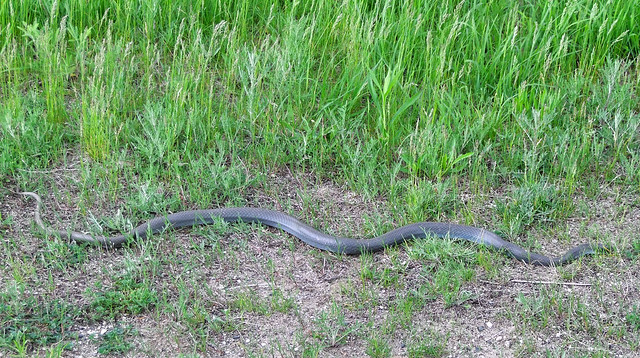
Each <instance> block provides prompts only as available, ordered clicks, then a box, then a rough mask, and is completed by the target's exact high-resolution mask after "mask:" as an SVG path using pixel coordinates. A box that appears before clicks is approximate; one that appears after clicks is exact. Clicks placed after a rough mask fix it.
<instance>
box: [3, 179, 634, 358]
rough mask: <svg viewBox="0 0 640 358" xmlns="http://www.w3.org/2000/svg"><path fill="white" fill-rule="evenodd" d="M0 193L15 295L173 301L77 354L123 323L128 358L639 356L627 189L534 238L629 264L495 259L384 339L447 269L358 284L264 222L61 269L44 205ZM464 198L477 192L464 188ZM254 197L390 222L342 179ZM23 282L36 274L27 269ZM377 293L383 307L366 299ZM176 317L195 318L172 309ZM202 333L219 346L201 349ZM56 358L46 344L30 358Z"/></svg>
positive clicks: (302, 182)
mask: <svg viewBox="0 0 640 358" xmlns="http://www.w3.org/2000/svg"><path fill="white" fill-rule="evenodd" d="M55 175H56V174H55V173H52V176H55ZM50 183H56V184H58V185H59V186H57V187H56V190H55V191H56V195H55V197H54V196H53V195H50V194H46V193H41V194H42V196H43V200H44V202H45V205H46V211H45V212H44V219H45V220H46V221H47V222H50V223H52V224H53V223H55V226H56V227H66V225H69V224H70V223H71V222H73V218H76V217H77V213H76V211H75V208H74V207H72V206H69V205H68V204H67V203H73V202H74V201H75V199H74V193H76V192H77V188H74V187H73V186H69V184H68V181H66V180H56V179H55V178H53V180H51V182H50ZM65 183H67V184H65ZM127 190H135V189H133V188H128V189H127ZM501 192H502V191H501V190H496V191H495V192H493V193H488V194H486V196H485V197H483V198H473V199H470V203H469V205H470V208H471V211H473V212H474V213H477V216H478V217H489V216H490V215H488V213H486V212H484V211H485V210H486V209H485V207H486V206H490V204H491V203H492V202H494V200H496V199H499V198H500V196H501V195H503V194H501ZM1 195H2V204H1V207H0V210H1V214H2V217H3V218H11V224H9V225H7V226H5V228H4V229H5V233H4V235H3V240H4V241H5V243H4V245H3V246H4V247H5V248H7V250H9V249H10V250H12V251H13V252H5V253H3V254H2V255H3V259H5V260H4V262H3V265H2V275H1V276H0V287H3V289H2V290H3V291H4V290H7V289H9V288H10V287H12V286H15V285H16V281H19V280H24V283H25V285H26V287H27V290H28V291H30V293H31V294H32V295H42V294H48V295H49V296H48V297H58V298H61V299H63V300H65V301H67V302H69V303H73V304H75V305H77V306H78V307H86V306H88V305H90V297H89V296H90V295H88V294H87V292H88V291H87V290H88V289H91V288H93V287H95V285H96V283H97V282H99V283H101V284H102V286H103V287H109V286H110V285H112V278H114V277H119V276H121V275H122V274H123V273H127V272H141V273H143V274H144V275H147V277H148V278H150V279H151V280H152V281H153V285H152V287H154V288H155V289H156V290H157V292H159V293H160V296H161V301H162V302H163V303H162V304H157V305H156V306H155V307H154V308H153V309H152V310H149V311H145V312H142V313H140V314H122V315H119V316H118V317H117V318H115V319H113V320H101V321H99V322H91V321H78V322H77V323H76V324H75V325H74V326H73V328H72V330H73V332H74V333H76V334H77V337H78V338H77V339H76V340H75V341H74V342H73V343H74V345H73V347H72V349H71V350H68V351H66V352H65V353H64V355H66V356H70V357H71V356H73V357H94V356H99V354H98V353H97V346H98V344H99V342H98V340H97V338H96V337H99V336H100V335H101V334H104V333H105V332H107V331H109V330H110V329H112V328H113V327H116V326H131V327H133V328H134V329H135V330H136V332H137V333H136V335H135V336H133V337H132V338H130V340H131V341H132V342H133V344H134V348H133V350H131V351H130V352H128V353H127V356H131V357H138V356H166V357H173V356H179V355H181V354H182V355H187V354H191V353H194V352H195V353H197V354H199V355H202V356H209V357H245V356H251V355H252V356H267V357H271V356H276V357H278V356H305V355H306V354H310V353H309V352H308V349H309V347H312V346H313V344H314V343H318V342H320V343H318V344H321V345H322V344H324V345H323V349H322V350H320V353H319V356H320V357H360V356H367V354H366V353H365V352H366V350H367V347H368V342H369V340H368V339H369V338H370V337H372V336H374V335H375V334H376V332H384V333H380V335H381V337H383V338H384V339H385V340H386V341H387V343H388V347H389V348H390V352H389V355H388V356H391V357H405V356H408V355H409V353H410V350H409V349H410V347H411V344H413V343H415V342H416V340H420V339H429V338H428V337H433V339H439V340H441V343H442V344H443V346H444V347H445V352H444V353H442V354H443V355H444V356H448V357H513V356H552V357H553V356H564V355H565V354H567V355H569V356H577V355H581V356H640V355H638V354H637V352H635V351H634V349H635V348H637V347H638V342H637V340H638V337H639V334H638V332H637V330H634V328H633V327H629V324H628V322H627V320H626V315H627V314H628V313H629V312H630V310H631V307H632V306H633V305H637V304H638V303H639V302H640V292H639V287H640V274H639V272H640V271H639V268H640V260H638V259H637V258H636V259H635V260H634V259H629V258H626V257H625V256H624V254H623V253H622V251H623V250H625V249H628V248H629V247H630V245H631V241H632V240H634V239H638V238H639V236H638V235H639V234H638V232H639V230H640V205H639V203H638V200H637V198H634V197H630V196H626V195H625V194H624V193H623V192H620V191H619V190H618V189H616V188H609V189H607V190H605V191H604V194H603V195H601V196H599V197H597V198H595V199H589V198H587V197H585V196H581V195H580V194H578V195H576V197H575V201H576V203H578V202H580V203H583V204H584V205H586V208H585V209H586V210H588V212H589V215H588V216H580V213H579V210H576V213H575V214H574V216H572V217H570V218H569V219H568V220H566V224H560V225H558V226H556V227H559V229H557V230H558V231H560V232H562V233H564V234H566V235H568V236H569V237H570V238H571V240H570V241H567V240H563V239H548V238H547V237H549V236H548V235H550V234H551V235H553V234H554V233H555V232H554V231H550V232H546V231H545V232H543V231H542V230H534V231H533V234H534V235H535V237H536V238H538V243H539V244H540V245H541V249H540V252H542V253H545V254H560V253H562V252H564V251H566V250H567V249H568V248H570V247H572V246H574V245H577V244H580V243H583V242H586V241H589V240H594V239H595V240H597V239H600V238H606V240H607V241H609V242H612V243H613V244H614V245H615V246H616V247H617V248H618V250H619V252H618V253H617V254H612V255H599V256H597V257H595V258H585V259H584V260H581V261H580V262H576V263H573V264H571V265H569V266H567V267H563V268H545V267H536V266H530V265H526V264H523V263H520V262H517V261H515V260H511V259H509V258H506V257H504V256H503V255H501V254H499V253H494V252H489V253H488V255H489V258H490V259H492V260H497V261H498V262H499V264H498V265H497V269H496V270H494V271H487V270H486V269H484V268H483V267H480V266H477V267H476V268H475V275H474V277H473V278H472V279H471V280H469V281H467V282H464V286H463V287H462V290H464V291H465V292H467V293H469V297H471V298H469V299H465V300H464V302H461V304H459V305H452V306H447V305H445V303H444V301H443V299H442V298H438V297H436V298H429V299H425V300H424V305H423V307H422V308H419V309H417V310H415V311H414V312H413V316H412V317H410V320H409V322H410V323H409V324H407V325H398V326H396V327H395V328H394V330H393V332H391V333H388V332H385V331H384V329H385V327H386V326H387V325H388V324H389V322H390V321H392V320H393V319H394V316H395V315H400V313H398V311H397V310H394V308H395V307H394V302H397V301H396V299H397V298H398V297H401V296H402V295H404V294H405V293H406V292H402V291H410V290H412V289H415V288H417V287H419V286H421V285H424V284H426V283H428V282H430V280H431V278H430V277H428V273H429V272H431V271H430V270H429V268H430V267H432V266H433V265H437V262H428V261H423V260H413V259H412V258H410V257H409V252H408V250H410V248H405V247H403V248H398V249H394V250H389V252H384V253H377V254H374V255H372V257H371V259H372V263H371V264H372V266H373V267H374V268H375V269H377V270H384V269H386V268H388V269H389V270H390V271H392V272H395V274H396V275H397V281H396V282H395V283H394V284H392V285H388V286H387V285H381V284H377V283H372V282H370V281H368V280H367V279H365V278H363V277H362V275H361V270H362V267H363V263H362V262H363V261H362V260H363V259H362V258H360V257H348V256H336V255H334V254H329V253H324V252H320V251H318V250H315V249H312V248H310V247H309V246H307V245H305V244H304V243H301V242H299V241H297V240H296V239H294V238H292V237H291V236H290V235H288V234H286V233H283V232H280V231H278V230H274V229H268V228H264V227H261V226H257V225H253V226H247V225H240V226H239V227H237V228H236V227H229V228H227V229H224V228H223V229H220V228H197V229H193V230H180V231H178V232H173V233H166V234H163V235H159V236H156V237H154V238H153V239H152V240H150V241H147V242H144V243H140V244H139V245H136V246H133V247H131V248H127V249H122V250H105V249H98V248H87V249H86V250H87V252H88V257H87V258H86V260H85V261H84V262H83V263H82V264H80V265H76V266H71V267H68V268H65V269H51V268H47V265H43V263H42V260H41V258H42V257H43V251H45V250H47V247H46V244H45V240H51V239H45V238H44V237H43V236H42V235H41V234H38V233H37V230H36V228H35V226H34V225H33V223H32V213H33V209H34V202H32V201H28V200H25V199H23V198H22V197H21V196H19V195H16V194H12V193H9V192H7V191H4V192H3V193H2V194H1ZM460 196H461V197H470V198H471V197H473V196H474V195H473V194H471V193H470V192H469V193H467V192H465V191H464V188H462V190H461V194H460ZM60 198H69V200H62V199H60ZM245 199H246V201H247V202H248V203H249V204H250V205H253V206H261V207H268V208H274V209H280V210H284V211H287V212H289V213H291V214H293V215H295V216H297V217H299V218H301V219H303V220H305V221H308V222H310V223H312V224H313V225H314V226H316V227H317V228H319V229H322V230H324V231H327V232H329V233H332V234H340V235H347V236H358V235H359V233H363V232H365V233H367V234H368V235H369V234H372V233H371V232H370V229H369V226H368V222H367V220H366V218H382V219H380V220H382V222H386V223H390V224H392V222H391V220H388V221H386V219H385V217H388V212H387V211H386V210H387V205H386V202H385V201H384V199H376V200H366V199H364V198H363V197H361V196H360V195H358V194H356V193H354V192H352V191H350V190H348V189H346V188H345V187H343V186H341V185H338V184H336V183H332V182H329V181H324V182H318V181H316V180H315V179H313V177H312V176H310V175H296V174H293V173H290V172H288V171H282V172H280V173H276V174H272V175H267V180H266V182H265V183H264V184H262V185H260V187H258V188H253V189H249V190H247V192H246V196H245ZM102 200H104V201H102ZM309 203H313V205H310V204H309ZM120 205H123V203H110V202H109V201H108V199H106V198H103V199H100V200H97V201H96V203H95V204H94V205H92V206H91V207H92V208H93V209H92V210H90V211H91V213H92V214H93V215H95V216H98V217H106V216H109V215H112V214H115V213H116V212H117V210H118V208H119V206H120ZM53 213H55V214H53ZM363 218H365V219H363ZM564 225H566V226H564ZM459 245H460V248H463V249H466V248H474V246H473V245H471V244H465V243H461V244H459ZM410 246H411V245H409V247H410ZM20 270H23V271H25V272H17V271H20ZM29 270H33V271H29ZM274 289H277V290H278V291H280V292H281V293H282V294H283V296H284V297H286V298H290V299H291V300H292V302H293V307H294V308H292V309H290V310H288V311H286V312H280V311H278V310H273V309H270V310H269V311H268V312H266V313H264V312H254V311H252V310H242V309H233V308H231V309H230V305H233V304H234V303H233V302H237V298H238V297H243V296H242V294H243V293H247V294H250V295H253V296H250V297H252V298H250V299H249V300H257V301H269V300H270V299H271V298H272V297H273V294H274ZM367 295H370V296H369V297H373V298H371V299H369V300H367ZM190 302H191V303H193V302H198V303H199V304H201V305H203V310H202V311H204V312H207V313H208V314H209V315H210V316H209V317H208V321H212V320H221V321H224V320H227V321H231V322H233V323H234V325H235V326H234V327H232V328H229V329H222V330H219V331H212V330H207V329H203V330H200V331H196V330H192V329H189V326H188V325H187V324H185V323H184V322H185V321H184V319H183V317H179V312H182V311H185V312H195V310H194V309H193V306H191V305H190V304H191V303H190ZM180 305H183V306H184V307H185V308H184V309H182V310H181V309H180V308H176V309H172V308H171V306H175V307H178V306H180ZM333 306H339V307H342V308H341V309H340V313H341V314H342V315H343V317H342V318H341V319H342V321H340V319H338V318H336V317H335V316H332V315H331V312H332V307H333ZM225 315H226V316H225ZM338 316H339V314H338ZM323 317H324V320H323ZM528 317H529V318H528ZM323 322H324V323H326V324H327V326H329V327H333V328H335V332H337V333H336V335H337V337H334V338H336V341H337V342H336V343H335V344H334V345H333V346H327V344H326V343H327V342H330V341H331V340H330V339H328V338H327V336H326V335H325V336H323V337H324V338H319V337H320V335H319V333H318V332H324V331H322V328H321V327H322V325H323V324H324V323H323ZM328 331H331V329H329V330H328ZM198 332H204V334H206V335H207V336H206V337H205V338H204V339H203V338H202V337H198V334H199V333H198ZM325 333H326V332H325ZM633 340H636V342H633ZM201 342H206V344H202V343H201ZM306 350H307V351H306ZM45 352H46V349H45V348H42V349H41V350H39V351H36V352H34V354H36V355H43V354H44V353H45ZM0 356H3V354H0ZM307 356H311V355H307Z"/></svg>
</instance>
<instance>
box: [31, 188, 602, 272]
mask: <svg viewBox="0 0 640 358" xmlns="http://www.w3.org/2000/svg"><path fill="white" fill-rule="evenodd" d="M21 194H23V195H26V196H30V197H32V198H33V199H35V200H36V202H37V205H36V209H35V222H36V224H37V225H38V226H39V227H40V228H42V230H44V231H45V232H46V233H47V234H49V235H59V236H60V237H62V238H65V239H68V240H73V241H75V242H79V243H83V242H84V243H96V244H100V245H103V246H107V247H120V246H122V245H123V244H124V243H126V242H127V241H128V240H129V238H136V239H145V238H146V237H147V236H149V235H151V234H156V233H159V232H162V231H164V230H167V229H171V228H174V229H175V228H180V227H193V226H196V225H207V224H211V223H213V222H214V221H215V220H217V219H222V220H223V221H225V222H229V223H234V222H245V223H260V224H263V225H267V226H271V227H274V228H278V229H281V230H284V231H286V232H288V233H289V234H291V235H293V236H295V237H297V238H298V239H300V240H302V241H303V242H305V243H307V244H309V245H311V246H313V247H316V248H318V249H320V250H326V251H331V252H335V253H344V254H351V255H357V254H361V253H364V252H373V251H378V250H381V249H384V248H385V247H390V246H393V245H397V244H399V243H403V242H408V241H411V240H414V239H421V238H425V237H428V236H436V237H440V238H446V237H450V238H457V239H464V240H467V241H470V242H473V243H476V244H480V245H485V246H489V247H493V248H495V249H498V250H501V251H503V252H505V253H506V254H507V255H509V256H511V257H513V258H515V259H516V260H519V261H522V262H525V263H528V264H534V265H541V266H560V265H564V264H567V263H569V262H571V261H573V260H575V259H577V258H579V257H581V256H584V255H591V254H594V253H596V252H597V251H600V250H608V249H609V248H608V247H607V246H604V245H601V244H582V245H579V246H576V247H574V248H572V249H571V250H569V251H567V252H566V253H565V254H564V255H562V256H560V257H547V256H544V255H540V254H536V253H532V252H529V251H527V250H525V249H523V248H522V247H520V246H518V245H516V244H513V243H511V242H509V241H506V240H504V239H502V238H501V237H500V236H498V235H496V234H494V233H493V232H491V231H487V230H484V229H481V228H477V227H473V226H466V225H458V224H453V223H442V222H420V223H414V224H409V225H406V226H402V227H400V228H397V229H395V230H391V231H389V232H387V233H385V234H382V235H380V236H378V237H375V238H372V239H352V238H343V237H335V236H331V235H327V234H325V233H323V232H321V231H318V230H316V229H314V228H313V227H311V226H309V225H307V224H305V223H304V222H302V221H300V220H298V219H296V218H295V217H293V216H290V215H287V214H285V213H282V212H279V211H274V210H267V209H260V208H250V207H239V208H220V209H207V210H190V211H180V212H177V213H173V214H169V215H165V216H158V217H156V218H154V219H151V220H149V221H147V222H145V223H143V224H141V225H140V226H138V227H136V228H135V229H133V231H131V232H130V233H128V234H126V235H118V236H113V237H103V236H91V235H87V234H83V233H80V232H75V231H67V230H54V229H51V228H49V227H47V226H46V225H45V224H44V222H43V221H42V218H41V216H40V209H41V206H42V200H41V199H40V196H39V195H38V194H36V193H32V192H22V193H21Z"/></svg>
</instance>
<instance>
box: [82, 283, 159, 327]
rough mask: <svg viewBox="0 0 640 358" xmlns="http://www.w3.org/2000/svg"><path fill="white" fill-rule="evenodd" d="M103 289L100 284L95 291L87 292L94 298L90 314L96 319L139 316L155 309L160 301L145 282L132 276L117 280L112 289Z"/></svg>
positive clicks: (89, 290)
mask: <svg viewBox="0 0 640 358" xmlns="http://www.w3.org/2000/svg"><path fill="white" fill-rule="evenodd" d="M101 288H102V285H101V284H99V283H98V284H96V287H95V290H94V289H88V290H87V294H88V295H89V296H91V297H92V302H91V304H90V306H89V307H90V311H89V313H90V314H91V315H92V316H93V317H94V319H102V318H114V317H117V316H119V315H121V314H139V313H141V312H145V311H148V310H149V309H151V308H153V307H154V306H155V304H156V303H157V300H158V298H157V294H156V292H155V290H152V289H151V288H149V285H148V284H147V283H146V282H145V281H139V280H138V279H136V278H134V277H132V276H123V277H121V278H119V279H116V280H115V282H114V283H113V288H112V289H108V290H101Z"/></svg>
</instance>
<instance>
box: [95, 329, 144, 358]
mask: <svg viewBox="0 0 640 358" xmlns="http://www.w3.org/2000/svg"><path fill="white" fill-rule="evenodd" d="M135 335H137V332H136V330H134V329H132V328H131V327H121V326H116V327H114V328H112V329H111V330H109V331H107V332H106V333H104V334H103V335H101V336H100V339H99V341H100V345H99V346H98V353H99V354H105V355H107V354H125V353H127V352H129V351H131V350H132V349H133V347H134V345H133V343H131V342H130V341H128V338H130V337H133V336H135Z"/></svg>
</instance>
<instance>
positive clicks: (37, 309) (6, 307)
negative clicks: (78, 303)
mask: <svg viewBox="0 0 640 358" xmlns="http://www.w3.org/2000/svg"><path fill="white" fill-rule="evenodd" d="M17 297H20V298H19V299H17ZM80 315H81V312H80V309H78V308H77V307H75V306H74V305H72V304H69V303H67V302H64V301H61V300H51V301H43V300H42V299H38V298H37V297H35V296H31V295H24V294H19V293H16V292H14V293H2V294H0V322H3V323H2V325H1V327H2V328H0V333H1V334H0V347H4V348H11V349H13V350H14V351H15V352H16V353H17V354H18V355H20V354H26V353H29V352H32V351H33V350H34V349H36V348H37V347H42V346H47V345H50V344H52V343H57V342H61V341H66V340H69V339H71V338H73V336H74V334H73V333H72V331H71V327H72V326H73V325H74V324H75V322H76V319H77V318H78V317H79V316H80ZM62 346H63V347H67V346H68V343H64V344H63V345H62Z"/></svg>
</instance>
